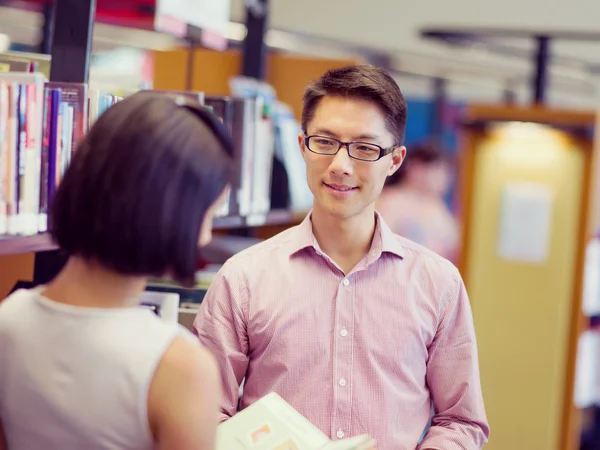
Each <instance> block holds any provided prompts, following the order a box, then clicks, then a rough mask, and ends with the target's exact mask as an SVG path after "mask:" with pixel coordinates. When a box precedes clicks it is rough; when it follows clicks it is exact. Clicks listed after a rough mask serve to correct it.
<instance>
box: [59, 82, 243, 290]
mask: <svg viewBox="0 0 600 450" xmlns="http://www.w3.org/2000/svg"><path fill="white" fill-rule="evenodd" d="M232 155H233V148H232V144H231V140H230V138H229V136H228V135H227V132H226V131H225V128H224V127H223V126H222V125H221V124H220V123H219V122H218V121H217V119H216V118H215V117H214V116H212V115H211V113H210V112H208V110H206V109H202V107H201V106H200V105H197V106H192V105H191V104H190V105H187V106H185V105H184V106H182V105H180V104H178V103H177V102H176V101H175V99H174V98H173V97H171V96H167V95H165V94H157V93H151V92H140V93H137V94H134V95H132V96H130V97H127V98H125V99H124V100H122V101H121V102H119V103H117V104H116V105H114V106H112V107H111V108H110V109H108V110H107V111H106V112H105V113H104V114H102V116H100V118H99V119H98V120H97V122H96V123H95V124H94V125H93V127H92V128H91V129H90V131H89V133H88V134H87V136H86V137H85V138H84V140H83V141H82V143H81V144H80V145H79V146H78V148H77V150H76V151H75V153H74V155H73V158H72V161H71V164H70V166H69V168H68V169H67V171H66V173H65V175H64V178H63V179H62V181H61V183H60V186H59V188H58V190H57V192H56V195H55V197H54V200H53V203H52V208H51V214H50V231H51V234H52V237H53V239H54V240H55V242H56V243H57V244H58V246H59V247H60V248H61V249H62V250H64V251H65V252H66V253H67V254H69V255H71V256H79V257H82V258H84V259H87V260H90V261H93V262H96V263H99V264H100V265H102V266H104V267H106V268H109V269H111V270H114V271H116V272H118V273H121V274H124V275H136V276H164V275H170V276H172V277H173V279H175V280H176V281H178V282H180V283H182V284H184V285H190V284H192V283H193V282H194V274H195V271H196V265H197V262H198V239H199V234H200V229H201V225H202V222H203V220H204V216H205V214H206V211H207V210H208V208H209V207H210V206H211V205H212V204H213V203H214V202H215V200H217V198H218V197H219V195H220V194H221V192H223V190H224V189H225V187H226V186H227V184H228V183H229V181H230V173H231V167H232Z"/></svg>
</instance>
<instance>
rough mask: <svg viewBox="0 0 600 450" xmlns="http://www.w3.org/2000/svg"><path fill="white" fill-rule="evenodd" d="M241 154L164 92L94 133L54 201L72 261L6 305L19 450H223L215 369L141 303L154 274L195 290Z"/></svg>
mask: <svg viewBox="0 0 600 450" xmlns="http://www.w3.org/2000/svg"><path fill="white" fill-rule="evenodd" d="M231 158H232V145H231V142H230V140H229V138H228V136H227V134H226V132H225V131H224V128H222V126H221V125H220V124H219V123H218V121H217V120H216V119H215V118H214V117H213V116H212V115H211V114H210V113H209V112H208V111H206V110H204V109H203V108H201V107H200V106H198V107H194V106H191V105H186V104H182V103H181V102H177V101H176V100H175V99H174V98H172V97H168V96H166V95H161V94H156V93H150V92H142V93H138V94H135V95H133V96H131V97H128V98H126V99H125V100H123V101H122V102H120V103H118V104H116V105H115V106H113V107H111V108H110V109H109V110H108V111H107V112H105V113H104V114H103V115H102V116H101V117H100V118H99V120H98V121H97V122H96V123H95V124H94V126H93V127H92V128H91V130H90V132H89V133H88V135H87V136H86V137H85V139H84V141H83V142H82V144H81V145H80V146H79V148H78V149H77V151H76V153H75V155H74V157H73V159H72V163H71V165H70V167H69V169H68V170H67V172H66V174H65V176H64V178H63V180H62V182H61V184H60V187H59V189H58V191H57V193H56V197H55V199H54V202H53V206H52V208H53V209H52V214H51V218H50V229H51V233H52V236H53V238H54V240H55V242H56V243H57V244H58V246H59V247H60V248H61V249H62V250H63V251H65V252H66V253H67V254H68V255H69V260H68V262H67V264H66V265H65V267H64V269H63V270H62V271H61V272H60V273H59V275H58V276H57V277H56V278H55V279H54V280H53V281H52V282H50V283H49V284H48V285H46V286H42V287H40V288H37V289H33V290H21V291H18V292H15V293H14V294H12V295H11V296H10V297H8V298H7V299H6V300H4V301H3V302H2V303H1V304H0V423H1V424H2V426H0V436H1V435H2V434H4V435H5V441H6V442H5V445H6V446H7V448H8V449H10V450H32V449H45V450H54V449H57V450H58V449H61V450H82V449H86V450H95V449H98V450H100V449H115V450H116V449H119V450H129V449H131V450H134V449H136V450H137V449H140V450H142V449H150V448H159V449H169V450H179V449H180V450H187V449H194V450H197V449H212V448H214V441H215V431H216V424H217V412H218V404H219V397H220V379H219V375H218V370H217V368H216V364H215V361H214V360H213V358H212V356H210V355H209V354H208V353H207V351H206V350H204V349H203V348H201V347H200V344H198V341H197V339H196V338H194V337H192V336H191V334H189V333H187V331H185V330H184V329H183V328H182V327H179V326H177V325H176V324H172V325H170V324H167V323H166V322H163V321H162V320H161V319H159V318H158V317H157V316H156V315H154V314H153V313H152V312H150V311H148V310H146V309H145V308H141V307H139V306H138V300H137V299H138V298H139V296H140V294H141V293H142V292H143V290H144V286H145V282H146V278H147V277H148V276H157V275H159V276H162V275H170V276H172V277H173V278H174V279H175V280H177V281H179V282H181V283H182V284H184V285H190V284H191V283H192V282H193V278H194V272H195V267H196V262H197V257H198V247H199V245H205V244H207V243H208V242H209V241H210V239H211V223H212V218H213V216H214V213H215V210H216V209H217V208H218V207H219V204H220V202H221V201H222V198H223V192H224V191H225V188H226V185H227V183H228V180H229V173H230V167H231ZM0 447H2V445H0Z"/></svg>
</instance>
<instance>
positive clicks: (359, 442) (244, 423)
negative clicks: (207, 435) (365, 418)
mask: <svg viewBox="0 0 600 450" xmlns="http://www.w3.org/2000/svg"><path fill="white" fill-rule="evenodd" d="M374 445H375V441H374V440H373V439H372V438H371V437H369V436H368V435H361V436H356V437H352V438H348V439H342V440H339V441H331V440H330V439H329V438H328V437H327V436H326V435H325V434H324V433H323V432H321V430H319V429H318V428H317V427H315V426H314V425H313V424H312V423H310V422H309V421H308V420H307V419H306V418H305V417H304V416H303V415H302V414H300V413H299V412H298V411H296V410H295V409H294V408H293V407H292V406H291V405H290V404H289V403H287V402H286V401H285V400H283V399H282V398H281V397H280V396H279V395H277V394H276V393H274V392H272V393H270V394H268V395H266V396H264V397H263V398H261V399H260V400H259V401H257V402H255V403H253V404H252V405H250V406H249V407H247V408H246V409H244V410H243V411H240V412H239V413H237V414H236V415H235V416H233V417H232V418H231V419H229V420H227V421H226V422H223V423H222V424H221V425H219V427H218V428H217V450H246V449H252V450H369V449H371V448H372V447H373V446H374Z"/></svg>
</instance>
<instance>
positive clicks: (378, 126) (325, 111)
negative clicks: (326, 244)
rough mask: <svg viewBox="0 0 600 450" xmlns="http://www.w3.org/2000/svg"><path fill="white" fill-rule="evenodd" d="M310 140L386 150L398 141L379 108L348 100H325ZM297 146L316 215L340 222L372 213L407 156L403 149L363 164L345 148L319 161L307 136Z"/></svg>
mask: <svg viewBox="0 0 600 450" xmlns="http://www.w3.org/2000/svg"><path fill="white" fill-rule="evenodd" d="M306 135H307V136H311V135H319V136H327V137H332V138H335V139H338V140H340V141H342V142H353V141H359V142H367V143H371V144H376V145H379V146H380V147H383V148H389V147H391V146H393V145H394V136H393V135H392V133H390V132H389V131H388V130H387V128H386V125H385V116H384V115H383V113H382V112H381V110H380V109H379V107H378V106H377V104H376V103H374V102H370V101H367V100H359V99H353V98H345V97H324V98H323V99H321V101H320V102H319V104H318V106H317V108H316V110H315V113H314V116H313V118H312V120H311V121H310V123H309V124H308V125H307V130H306ZM298 141H299V143H300V149H301V151H302V155H303V157H304V161H305V162H306V176H307V180H308V186H309V188H310V190H311V191H312V193H313V195H314V197H315V209H320V210H323V211H324V212H326V213H329V214H331V215H333V216H336V217H338V218H340V219H345V218H349V217H353V216H357V215H359V214H361V213H362V212H364V211H365V210H367V209H371V210H372V209H373V208H374V206H373V204H374V202H375V200H376V199H377V197H378V196H379V194H380V193H381V190H382V188H383V185H384V183H385V180H386V178H387V177H388V176H389V175H391V174H393V173H394V172H395V171H396V170H397V169H398V168H399V167H400V165H401V164H402V160H403V159H404V155H405V154H406V149H405V148H404V147H398V148H397V149H395V150H394V151H393V152H392V153H390V154H388V155H386V156H384V157H383V158H381V159H380V160H378V161H359V160H356V159H353V158H351V157H350V156H349V155H348V150H347V148H346V147H342V148H340V150H339V152H338V153H337V154H336V155H319V154H316V153H313V152H311V151H310V150H309V149H308V148H307V147H306V145H305V143H304V135H303V134H300V135H299V136H298Z"/></svg>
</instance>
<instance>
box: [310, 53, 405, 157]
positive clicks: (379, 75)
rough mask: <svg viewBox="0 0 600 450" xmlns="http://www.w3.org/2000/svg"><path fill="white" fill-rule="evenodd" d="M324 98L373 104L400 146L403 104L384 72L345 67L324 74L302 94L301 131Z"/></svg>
mask: <svg viewBox="0 0 600 450" xmlns="http://www.w3.org/2000/svg"><path fill="white" fill-rule="evenodd" d="M326 96H340V97H351V98H357V99H361V100H368V101H372V102H374V103H376V104H377V106H379V108H381V110H382V112H383V114H384V115H385V122H386V126H387V129H388V130H389V131H390V133H392V134H393V135H394V139H395V142H394V145H402V143H403V142H404V133H405V130H406V114H407V111H406V101H405V100H404V96H403V95H402V92H401V91H400V88H399V87H398V84H397V83H396V82H395V81H394V79H393V78H392V77H391V76H390V75H389V74H388V73H387V72H386V71H385V70H383V69H381V68H379V67H376V66H372V65H369V64H365V65H357V66H347V67H342V68H339V69H332V70H329V71H328V72H326V73H325V74H324V75H323V76H322V77H321V78H319V79H318V80H316V81H315V82H314V83H312V84H311V85H310V86H308V87H307V88H306V90H305V91H304V98H303V102H302V103H303V104H302V129H303V130H304V131H305V132H306V130H307V127H308V124H309V122H310V121H311V120H312V118H313V116H314V114H315V110H316V108H317V106H318V105H319V102H320V101H321V99H322V98H323V97H326Z"/></svg>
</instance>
